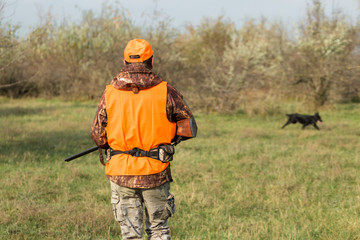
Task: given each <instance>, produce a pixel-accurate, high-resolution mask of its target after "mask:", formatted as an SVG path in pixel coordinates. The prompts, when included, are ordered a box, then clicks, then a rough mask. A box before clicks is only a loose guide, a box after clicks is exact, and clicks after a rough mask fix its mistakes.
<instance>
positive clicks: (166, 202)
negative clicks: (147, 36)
mask: <svg viewBox="0 0 360 240" xmlns="http://www.w3.org/2000/svg"><path fill="white" fill-rule="evenodd" d="M124 58H125V60H124V67H123V68H122V69H121V70H120V73H119V74H118V75H117V76H116V77H115V78H114V79H113V80H112V82H111V84H110V85H108V86H107V87H106V89H105V91H104V93H103V95H102V97H101V100H100V103H99V106H98V110H97V112H96V115H95V119H94V123H93V126H92V129H91V137H92V139H93V140H94V142H95V143H96V145H97V146H99V147H100V148H103V149H108V150H107V152H108V153H110V157H111V158H110V159H109V156H108V159H109V161H108V162H107V163H106V167H105V172H106V175H107V177H108V179H109V180H110V185H111V190H112V197H111V203H112V204H113V212H114V216H115V219H116V221H118V222H119V224H120V228H121V233H122V239H142V235H143V209H145V215H146V219H145V223H146V233H147V235H148V239H151V240H155V239H159V240H160V239H170V233H169V232H170V229H169V227H168V225H167V219H168V218H169V217H171V216H172V215H173V214H174V212H175V202H174V201H175V200H174V196H173V195H172V194H171V193H170V192H169V190H170V182H171V181H172V177H171V171H170V162H169V161H171V160H172V155H173V154H174V145H176V144H178V143H179V142H181V141H184V140H187V139H190V138H193V137H195V136H196V133H197V126H196V123H195V120H194V117H193V115H192V113H191V111H190V109H189V107H188V106H187V105H186V103H185V101H184V100H183V98H182V95H181V94H180V93H179V92H178V91H177V90H175V89H174V88H173V87H172V86H171V85H170V84H169V83H167V82H165V81H163V80H162V79H161V78H160V77H159V76H157V75H155V74H154V73H153V72H152V67H153V60H154V59H153V50H152V48H151V46H150V44H149V43H148V42H147V41H145V40H143V39H134V40H131V41H129V42H128V44H127V46H126V47H125V50H124Z"/></svg>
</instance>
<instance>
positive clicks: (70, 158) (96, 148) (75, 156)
mask: <svg viewBox="0 0 360 240" xmlns="http://www.w3.org/2000/svg"><path fill="white" fill-rule="evenodd" d="M98 149H99V147H98V146H95V147H92V148H89V149H87V150H85V151H83V152H80V153H77V154H75V155H72V156H71V157H68V158H67V159H65V162H69V161H71V160H74V159H75V158H78V157H81V156H84V155H86V154H88V153H91V152H94V151H96V150H98Z"/></svg>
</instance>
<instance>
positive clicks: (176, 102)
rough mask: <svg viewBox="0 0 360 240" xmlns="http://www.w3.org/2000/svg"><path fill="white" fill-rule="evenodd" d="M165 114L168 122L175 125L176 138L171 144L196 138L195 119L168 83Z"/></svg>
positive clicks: (181, 97)
mask: <svg viewBox="0 0 360 240" xmlns="http://www.w3.org/2000/svg"><path fill="white" fill-rule="evenodd" d="M166 114H167V118H168V120H169V121H170V122H175V123H176V136H175V138H174V139H173V142H175V143H176V144H178V143H179V142H180V141H184V140H187V139H190V138H194V137H196V134H197V125H196V122H195V118H194V116H193V114H192V113H191V110H190V108H189V106H188V105H187V104H186V102H185V100H184V99H183V96H182V95H181V93H179V92H178V91H177V90H176V89H175V88H174V87H172V86H171V85H170V84H169V83H168V84H167V103H166Z"/></svg>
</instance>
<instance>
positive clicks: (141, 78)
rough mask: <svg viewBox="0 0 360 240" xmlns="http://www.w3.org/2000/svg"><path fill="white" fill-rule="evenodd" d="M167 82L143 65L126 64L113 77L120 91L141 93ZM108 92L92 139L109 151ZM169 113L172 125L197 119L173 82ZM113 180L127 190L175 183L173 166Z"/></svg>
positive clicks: (169, 93)
mask: <svg viewBox="0 0 360 240" xmlns="http://www.w3.org/2000/svg"><path fill="white" fill-rule="evenodd" d="M162 81H163V80H162V79H161V78H160V77H159V76H157V75H155V74H154V73H153V72H152V71H151V70H149V69H147V68H146V67H145V66H144V65H143V64H129V65H125V66H124V67H123V68H122V69H121V70H120V73H119V74H118V75H117V76H116V77H114V78H113V80H112V81H111V85H112V86H114V87H115V88H116V89H121V90H128V91H133V92H134V93H137V92H138V91H141V90H142V89H147V88H150V87H153V86H155V85H157V84H159V83H160V82H162ZM105 94H106V90H105V91H104V93H103V95H102V97H101V99H100V102H99V105H98V109H97V111H96V115H95V118H94V122H93V125H92V128H91V138H92V139H93V141H94V142H95V144H96V145H97V146H99V147H101V148H104V149H106V148H108V142H107V134H106V125H107V114H106V101H105ZM166 114H167V118H168V120H169V121H170V122H175V123H176V122H179V121H180V122H181V121H182V120H184V119H193V115H192V113H191V111H190V109H189V107H188V106H187V105H186V103H185V101H184V100H183V97H182V95H181V94H180V93H179V92H178V91H177V90H176V89H175V88H173V87H172V86H171V85H170V84H169V83H168V84H167V102H166ZM186 139H187V138H182V137H178V136H176V137H175V139H174V141H177V143H178V142H180V141H181V140H186ZM108 178H109V180H110V181H112V182H114V183H116V184H118V185H120V186H123V187H129V188H153V187H157V186H160V185H162V184H164V183H165V182H168V181H172V177H171V171H170V165H169V167H168V168H166V169H165V170H164V171H163V172H160V173H158V174H152V175H142V176H128V175H126V176H108Z"/></svg>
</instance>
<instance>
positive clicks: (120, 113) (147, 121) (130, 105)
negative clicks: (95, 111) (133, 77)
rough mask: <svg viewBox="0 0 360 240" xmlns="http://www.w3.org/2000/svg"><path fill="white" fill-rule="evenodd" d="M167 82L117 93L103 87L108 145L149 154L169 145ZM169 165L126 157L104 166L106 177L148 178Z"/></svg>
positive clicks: (173, 125) (171, 135)
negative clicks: (131, 176)
mask: <svg viewBox="0 0 360 240" xmlns="http://www.w3.org/2000/svg"><path fill="white" fill-rule="evenodd" d="M166 96H167V82H161V83H159V84H158V85H156V86H154V87H151V88H148V89H144V90H140V91H139V92H138V93H137V94H134V93H133V92H132V91H126V90H118V89H116V88H115V87H113V86H112V85H108V86H106V94H105V98H106V99H105V101H106V113H107V119H108V123H107V126H106V133H107V138H108V143H109V146H110V147H111V148H112V149H114V150H119V151H128V150H131V149H133V148H134V147H138V148H141V149H143V150H145V151H149V150H150V149H152V148H155V147H157V146H158V145H160V144H170V143H171V140H172V139H173V138H174V136H175V133H176V123H172V122H170V121H169V120H168V119H167V115H166ZM168 165H169V163H163V162H161V161H159V160H156V159H153V158H149V157H133V156H131V155H129V154H118V155H114V156H113V157H112V158H111V160H110V161H109V162H107V164H106V167H105V173H106V175H110V176H118V175H150V174H155V173H159V172H162V171H163V170H165V169H166V168H167V166H168Z"/></svg>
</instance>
